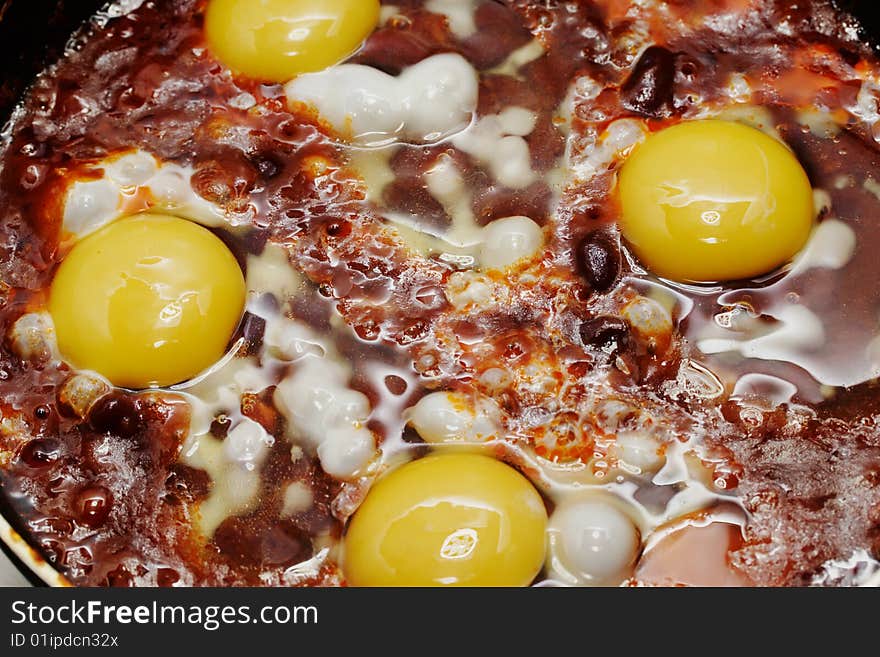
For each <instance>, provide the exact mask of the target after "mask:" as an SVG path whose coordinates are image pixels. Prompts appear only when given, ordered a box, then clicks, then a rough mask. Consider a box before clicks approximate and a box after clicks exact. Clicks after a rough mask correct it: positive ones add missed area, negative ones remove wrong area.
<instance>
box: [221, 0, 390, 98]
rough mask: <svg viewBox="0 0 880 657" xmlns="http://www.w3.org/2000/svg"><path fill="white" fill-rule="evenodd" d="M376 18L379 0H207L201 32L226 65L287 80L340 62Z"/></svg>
mask: <svg viewBox="0 0 880 657" xmlns="http://www.w3.org/2000/svg"><path fill="white" fill-rule="evenodd" d="M378 22H379V2H378V0H210V2H209V3H208V10H207V14H206V15H205V32H206V35H207V39H208V43H209V44H210V46H211V49H212V51H213V53H214V55H215V56H216V57H217V58H218V59H219V60H220V61H221V62H223V63H224V64H226V65H227V66H228V67H229V68H231V69H233V70H234V71H236V72H238V73H242V74H244V75H247V76H249V77H252V78H255V79H258V80H267V81H272V82H287V81H288V80H291V79H293V78H295V77H296V76H297V75H300V74H301V73H311V72H314V71H321V70H323V69H325V68H327V67H329V66H332V65H334V64H337V63H339V62H341V61H342V60H343V59H345V58H346V57H348V56H349V55H351V54H352V53H354V51H355V50H357V49H358V47H359V46H360V45H361V44H362V43H363V42H364V40H365V39H366V38H367V37H368V36H369V35H370V33H371V32H372V31H373V29H374V28H375V27H376V25H377V23H378Z"/></svg>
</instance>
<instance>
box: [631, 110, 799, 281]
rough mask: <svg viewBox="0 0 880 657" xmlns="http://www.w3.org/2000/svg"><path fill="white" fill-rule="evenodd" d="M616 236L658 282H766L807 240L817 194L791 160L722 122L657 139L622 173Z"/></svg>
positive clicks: (752, 132)
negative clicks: (758, 279) (762, 279)
mask: <svg viewBox="0 0 880 657" xmlns="http://www.w3.org/2000/svg"><path fill="white" fill-rule="evenodd" d="M620 200H621V205H622V218H621V230H622V232H623V235H624V237H625V238H626V240H627V241H628V242H629V244H630V245H631V247H632V249H633V251H634V252H635V254H636V255H637V256H638V258H639V259H640V260H641V261H642V262H643V263H644V264H645V266H646V267H647V268H648V269H650V270H651V271H653V272H654V273H655V274H657V275H659V276H662V277H665V278H669V279H673V280H677V281H682V282H697V283H706V282H716V281H731V280H737V279H745V278H751V277H754V276H759V275H761V274H766V273H768V272H771V271H773V270H774V269H777V268H778V267H780V266H782V265H784V264H785V263H786V262H788V261H789V260H790V259H791V258H792V257H793V256H794V255H795V254H796V253H797V252H798V251H800V250H801V249H802V248H803V247H804V245H805V244H806V242H807V239H808V238H809V235H810V231H811V229H812V225H813V214H814V212H813V192H812V189H811V187H810V181H809V180H808V178H807V175H806V173H805V172H804V170H803V168H802V167H801V165H800V163H799V162H798V160H797V158H796V157H795V156H794V154H793V153H792V152H791V151H790V150H788V149H787V148H786V147H785V146H784V145H782V144H781V143H779V142H778V141H776V140H775V139H773V138H772V137H770V136H768V135H766V134H764V133H763V132H761V131H759V130H756V129H754V128H750V127H748V126H744V125H740V124H738V123H728V122H724V121H694V122H689V123H682V124H680V125H677V126H675V127H672V128H668V129H666V130H663V131H662V132H659V133H657V134H655V135H653V136H651V137H649V138H648V140H647V141H646V142H645V143H644V144H642V145H641V146H640V147H639V148H637V149H636V151H635V152H634V153H633V154H632V155H631V156H630V158H629V160H628V161H627V162H626V164H625V165H624V166H623V169H622V170H621V172H620Z"/></svg>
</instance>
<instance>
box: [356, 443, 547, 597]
mask: <svg viewBox="0 0 880 657" xmlns="http://www.w3.org/2000/svg"><path fill="white" fill-rule="evenodd" d="M546 526H547V512H546V510H545V508H544V503H543V501H542V500H541V496H540V495H539V494H538V492H537V491H536V490H535V489H534V487H533V486H532V485H531V484H530V483H529V481H528V480H527V479H526V478H525V477H523V476H522V475H521V474H519V473H518V472H517V471H516V470H514V469H513V468H511V467H510V466H507V465H505V464H504V463H501V462H500V461H496V460H495V459H492V458H489V457H486V456H478V455H475V454H442V455H436V456H428V457H426V458H423V459H420V460H418V461H414V462H412V463H409V464H407V465H404V466H402V467H400V468H399V469H397V470H394V471H393V472H391V474H389V475H387V476H386V477H384V478H383V479H381V480H380V481H379V482H378V483H377V484H376V485H375V486H374V487H373V489H372V490H371V491H370V493H369V495H368V496H367V499H366V500H365V501H364V503H363V505H362V506H361V508H360V509H359V510H358V511H357V513H356V514H355V516H354V519H353V520H352V522H351V525H350V526H349V528H348V534H347V535H346V538H345V562H344V571H345V575H346V577H347V579H348V581H349V583H350V584H352V585H354V586H527V585H528V584H529V583H530V582H531V581H532V580H533V579H534V578H535V576H536V575H537V574H538V572H539V571H540V570H541V566H542V564H543V562H544V549H545V530H546Z"/></svg>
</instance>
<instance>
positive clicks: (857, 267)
mask: <svg viewBox="0 0 880 657" xmlns="http://www.w3.org/2000/svg"><path fill="white" fill-rule="evenodd" d="M448 4H449V3H436V2H431V1H429V2H423V1H422V0H398V1H397V2H386V3H383V8H382V13H381V18H380V24H379V26H378V28H377V29H376V30H375V31H374V32H373V33H372V34H371V35H370V36H369V37H368V38H367V40H366V42H365V44H364V45H363V47H362V48H361V49H360V50H359V51H358V52H357V53H355V54H354V56H353V57H352V58H351V59H350V60H349V61H348V64H352V65H360V66H368V67H373V68H374V69H378V71H381V72H383V73H384V74H387V76H386V77H387V78H388V79H393V80H396V82H394V84H408V82H407V78H406V76H405V72H406V70H407V69H409V68H410V67H413V66H416V65H418V64H420V63H421V62H425V61H426V60H429V58H432V57H436V56H444V55H446V56H448V55H449V54H450V53H454V54H456V55H457V56H460V57H461V58H463V60H464V61H465V62H466V66H467V67H469V68H471V69H473V71H474V73H475V75H476V79H477V81H478V85H479V93H478V98H477V101H476V105H475V107H474V108H473V116H472V120H471V123H470V125H469V126H459V125H457V124H456V126H457V127H455V130H456V131H458V132H455V134H452V135H446V134H443V135H442V138H438V139H436V140H433V139H432V138H431V136H430V134H429V132H421V133H418V135H419V138H418V139H413V138H408V139H404V140H403V141H402V142H395V143H385V144H378V145H377V144H367V145H364V144H357V145H353V144H351V143H348V142H346V140H345V139H344V138H341V137H340V135H338V134H336V131H334V130H333V127H332V125H331V124H330V122H329V121H328V120H325V118H324V117H322V116H319V115H318V114H317V113H316V112H315V110H314V108H313V107H309V106H307V105H305V104H302V103H297V102H291V101H295V100H296V99H295V98H294V99H291V98H289V97H288V96H287V95H286V94H288V93H293V91H291V89H293V88H295V85H294V86H288V87H287V91H285V87H284V86H283V85H281V84H275V83H271V84H270V83H260V82H258V81H254V80H249V79H247V78H244V77H240V76H237V75H234V74H233V73H232V72H231V71H230V70H229V69H228V68H226V67H225V66H223V65H222V64H221V63H219V62H218V61H217V60H216V59H215V58H214V57H213V56H212V53H211V50H210V48H209V46H208V44H207V43H206V38H205V34H204V29H203V23H204V13H205V2H203V1H201V0H153V1H150V2H144V3H134V6H126V7H125V10H124V11H118V12H112V13H111V14H109V15H112V18H107V17H106V16H105V17H104V18H103V19H101V20H95V21H93V22H92V23H90V24H89V25H88V26H87V27H86V28H85V29H84V31H83V32H82V33H81V34H80V35H79V36H78V37H77V38H76V39H75V40H74V41H73V42H72V47H71V48H70V49H69V50H68V52H67V53H66V54H65V56H64V57H63V58H62V59H61V61H59V62H58V63H57V64H55V65H53V66H52V67H50V68H49V69H47V70H46V71H45V72H44V73H43V74H41V75H40V76H39V78H38V79H37V80H36V81H35V82H34V84H33V86H32V87H31V89H30V90H29V91H28V93H27V95H26V96H25V98H24V99H23V101H22V104H21V106H20V108H19V110H18V111H17V112H16V114H15V116H14V118H13V120H12V122H11V123H10V124H9V127H8V130H7V133H6V144H5V148H4V151H3V154H2V169H0V276H2V282H0V328H2V335H3V336H4V339H3V341H2V344H0V483H2V491H3V495H4V497H5V501H6V503H7V504H8V505H9V507H10V508H11V510H12V515H13V516H14V518H15V519H16V520H17V523H18V528H19V529H20V530H21V532H22V533H23V534H24V535H26V536H28V537H29V539H30V540H31V542H32V543H33V545H34V546H35V547H37V548H38V549H39V550H40V551H41V552H42V553H43V554H44V555H45V556H46V557H47V558H48V559H49V560H50V562H51V563H52V564H53V565H55V566H56V567H57V568H58V569H59V570H60V571H61V572H62V573H63V574H64V575H65V576H66V577H67V578H68V579H69V580H70V581H71V582H72V583H74V584H78V585H113V586H117V585H121V586H149V585H159V586H172V585H337V584H343V583H345V575H344V563H345V561H344V558H345V555H344V551H343V549H342V542H343V536H344V531H345V526H346V522H347V521H348V519H349V517H350V516H351V515H352V514H353V513H354V512H355V511H356V510H357V508H358V507H359V506H360V503H361V502H362V501H363V500H364V499H365V497H366V496H367V495H368V494H369V490H370V487H371V485H372V483H373V482H374V480H375V479H376V478H377V476H379V475H380V474H381V473H383V472H385V471H388V470H390V469H391V468H393V467H396V466H400V465H401V464H403V463H406V462H407V461H410V460H413V459H415V458H419V457H422V456H424V455H425V454H426V453H427V452H428V451H430V450H435V451H438V452H442V450H444V449H446V450H450V449H451V450H455V449H467V450H472V449H476V450H478V451H480V452H481V453H484V454H490V455H492V456H494V457H496V458H498V459H501V460H504V461H506V462H508V463H509V464H511V465H512V466H514V467H516V468H517V469H518V470H519V471H520V472H522V473H523V474H524V475H526V477H528V479H530V480H531V482H532V484H534V485H535V487H536V488H537V489H538V490H539V491H540V492H541V494H542V496H543V499H544V503H545V505H546V507H547V510H548V512H549V513H550V514H551V515H550V517H551V521H550V524H551V526H552V527H553V528H554V529H553V531H554V532H557V534H558V536H557V538H556V539H554V540H555V541H556V542H555V543H554V542H553V541H551V545H550V548H549V549H550V551H551V552H552V551H553V550H554V549H556V548H555V547H554V545H558V546H564V551H568V552H571V551H572V550H576V549H577V542H576V541H574V542H572V541H570V540H567V539H566V534H565V532H567V531H571V532H576V531H580V529H582V527H581V525H579V524H578V523H602V522H613V523H614V526H615V528H616V529H615V532H616V533H615V534H614V535H617V536H621V537H622V538H621V542H620V545H623V544H625V549H626V550H627V551H628V552H626V553H624V554H622V555H621V554H617V555H612V556H608V555H607V554H605V555H600V556H601V558H598V560H597V561H595V562H591V561H590V560H589V559H586V558H583V556H582V557H581V558H579V559H575V560H574V562H575V566H576V567H575V566H571V565H569V567H563V566H561V565H560V564H559V563H557V562H555V561H552V562H548V563H550V565H548V567H547V568H545V569H544V571H543V572H542V574H541V575H539V576H538V577H537V579H536V580H535V582H534V583H535V584H543V585H552V584H557V583H561V584H568V583H571V584H583V583H587V584H589V583H591V582H593V583H602V584H608V583H611V584H620V583H630V584H660V585H667V584H697V585H700V584H705V585H711V584H727V585H729V584H757V585H803V584H810V583H827V582H829V581H854V579H853V578H849V579H848V578H847V576H846V574H845V573H843V574H842V571H845V570H846V568H847V566H846V564H847V563H852V564H854V565H853V568H855V567H856V565H858V567H859V568H861V569H863V570H864V569H865V566H864V562H865V561H869V562H871V564H872V565H871V566H870V567H868V570H870V568H872V567H874V566H875V565H876V561H875V560H876V559H877V558H880V428H878V417H880V416H878V413H880V408H878V407H877V402H876V399H877V391H876V389H875V387H876V378H877V376H878V373H880V322H878V317H880V315H878V313H880V294H878V292H877V291H876V290H874V289H873V285H872V284H871V282H872V281H874V280H876V279H877V277H878V274H880V271H878V270H880V262H878V261H877V259H876V258H875V257H874V256H873V254H874V250H875V248H876V247H877V245H878V244H880V233H878V229H877V227H876V225H875V222H874V217H875V216H876V215H877V212H878V210H880V155H878V148H880V147H878V145H877V140H876V139H875V136H876V135H877V134H878V129H880V109H878V101H880V63H878V62H877V60H876V58H875V57H874V55H873V53H872V52H871V51H870V49H869V48H868V47H867V46H866V45H864V43H862V42H861V41H860V38H859V37H860V35H859V32H858V26H857V25H856V24H855V23H854V22H853V21H852V19H850V18H849V17H847V16H845V15H843V14H841V13H840V12H838V11H837V10H836V9H834V8H833V7H832V6H831V4H830V3H828V2H825V1H823V0H812V1H810V0H806V1H805V0H800V1H798V2H793V1H787V0H786V1H778V2H769V1H763V0H751V1H749V0H737V1H734V0H713V1H712V2H692V1H690V0H679V1H677V2H668V3H661V2H638V3H637V2H627V1H625V0H605V1H596V2H533V1H530V0H507V1H504V2H499V1H493V0H485V1H482V2H473V3H462V5H463V6H464V5H468V6H472V7H471V9H470V10H467V15H462V14H460V13H458V14H454V15H446V14H444V11H446V10H447V9H445V6H446V5H448ZM438 61H441V62H442V61H447V62H448V61H451V60H449V59H448V58H447V59H446V60H433V62H434V63H436V62H438ZM456 61H457V60H456ZM456 66H458V64H456ZM331 70H333V69H331ZM349 70H354V71H355V72H356V71H358V70H360V69H349ZM444 70H445V69H444ZM318 75H320V74H318ZM353 79H354V78H353ZM382 79H383V80H385V81H386V82H387V80H386V78H382ZM314 80H317V81H316V82H314V84H318V85H320V84H321V82H320V79H319V78H314ZM356 81H357V80H356ZM417 82H418V81H417ZM427 83H430V81H427ZM427 113H428V111H427V109H426V108H424V107H422V108H421V109H420V107H419V106H415V107H414V108H412V109H411V111H410V115H408V117H407V121H408V122H409V123H411V124H420V122H421V119H423V118H424V116H423V115H427ZM702 118H716V119H725V120H737V121H741V122H744V123H747V124H749V125H753V126H755V127H758V128H760V129H762V130H764V131H765V132H767V133H768V134H770V135H771V136H773V137H775V138H776V139H779V140H781V141H783V142H784V143H786V144H787V145H788V146H789V147H790V148H791V149H792V150H793V151H794V153H795V154H796V155H797V157H798V159H799V161H800V162H801V164H802V166H803V167H804V168H805V170H806V171H807V173H808V175H809V178H810V182H811V185H812V187H813V188H814V192H815V196H816V208H817V222H818V223H817V228H816V229H815V231H814V236H813V239H812V241H811V243H810V244H809V245H808V247H807V249H806V250H805V251H804V252H803V253H802V254H801V255H799V256H798V257H797V258H796V259H795V260H794V261H793V262H792V263H791V264H790V265H787V266H785V267H783V268H782V269H780V270H778V271H775V272H772V273H771V274H769V275H767V276H765V277H763V278H761V279H759V280H750V281H740V282H734V283H723V284H721V283H719V284H717V285H711V284H710V285H705V286H693V285H682V284H678V283H673V282H669V281H665V280H662V279H659V278H657V277H656V276H653V275H652V274H651V273H650V272H649V271H647V270H646V269H645V268H644V267H643V266H642V265H641V264H640V263H639V262H638V260H637V259H636V258H635V257H634V255H633V254H632V253H631V251H630V249H629V248H628V246H627V244H626V243H625V241H624V240H622V238H621V236H620V231H619V228H618V219H619V215H620V204H619V200H618V198H617V192H616V180H617V171H618V170H619V168H620V166H621V165H622V163H623V161H625V159H626V156H627V155H628V154H629V153H630V152H631V151H632V149H633V148H634V147H636V146H637V145H638V144H639V143H640V142H641V141H643V140H644V138H645V136H646V135H647V134H648V133H650V132H653V131H657V130H661V129H663V128H664V127H667V126H670V125H673V124H676V123H678V122H681V121H684V120H694V119H702ZM410 127H412V126H410ZM407 134H408V135H410V137H411V135H412V134H416V132H415V129H414V128H413V130H409V129H408V132H407ZM413 141H417V142H418V143H403V142H413ZM499 153H501V154H502V155H503V157H499V156H498V154H499ZM131 155H135V156H136V157H135V159H131V160H125V161H126V162H130V163H134V162H140V163H141V164H143V163H144V162H146V163H147V164H146V165H144V166H146V173H143V174H141V173H139V172H140V171H141V169H139V168H138V167H136V166H134V164H132V165H131V167H129V168H128V169H125V171H124V172H123V173H119V170H120V167H116V169H114V168H113V166H114V165H113V163H114V162H120V161H122V160H121V159H120V158H123V157H126V156H131ZM138 166H141V165H138ZM112 171H116V172H117V173H116V174H113V175H115V176H116V177H115V178H113V176H111V174H110V173H108V172H112ZM175 176H176V177H175ZM111 178H112V180H111ZM171 179H173V180H176V181H178V183H180V181H182V184H183V188H184V189H183V191H181V187H180V185H178V186H177V187H174V186H173V185H172V184H171V183H169V182H168V181H169V180H171ZM108 180H110V181H111V182H108ZM95 183H98V184H99V187H94V186H91V187H90V186H86V187H82V185H84V184H92V185H94V184H95ZM108 185H109V186H108ZM99 188H100V189H103V190H107V189H109V190H110V191H109V192H106V193H107V194H110V196H108V197H100V196H98V195H97V193H98V192H97V191H95V194H96V195H94V196H90V195H89V194H92V191H90V190H98V189H99ZM71 189H76V190H79V191H77V192H76V194H86V195H85V196H80V197H79V198H83V199H85V200H84V201H83V203H85V205H84V206H83V207H86V208H88V207H103V206H93V205H89V203H91V201H95V202H97V201H100V200H101V199H102V198H110V199H111V201H110V203H109V205H107V206H106V207H107V208H108V213H109V214H108V217H111V218H112V216H113V215H114V213H116V212H117V211H119V212H121V213H123V214H132V213H136V212H141V211H146V210H152V209H156V210H158V211H166V212H167V211H177V212H178V213H180V214H181V216H185V218H188V219H192V220H194V221H197V222H199V223H203V224H205V225H209V227H210V228H211V230H212V231H213V232H214V233H215V234H216V235H218V237H220V238H221V239H222V240H223V242H224V243H225V244H226V245H227V246H228V247H229V248H230V250H231V251H232V252H233V253H234V255H235V256H236V258H237V260H238V262H239V263H240V264H241V265H242V267H243V269H244V271H245V274H246V278H247V283H248V289H249V293H250V296H249V299H248V305H247V312H246V314H245V317H244V319H243V320H242V322H241V324H240V326H239V328H238V330H237V333H236V335H235V336H233V338H232V340H231V342H230V345H229V349H228V353H227V356H226V357H225V358H224V360H223V361H221V362H220V363H218V365H217V366H216V367H215V368H213V369H212V370H210V371H209V372H208V373H207V374H206V376H205V377H203V378H198V379H196V380H194V381H191V382H187V383H184V384H182V385H179V386H171V387H168V388H165V389H155V390H147V391H141V392H136V391H131V390H125V389H120V388H114V387H112V386H110V385H109V383H108V382H106V381H105V380H104V379H102V377H100V376H98V375H94V374H90V373H85V372H76V371H74V370H72V368H71V367H70V365H68V364H66V363H65V362H64V361H63V359H62V358H61V357H60V355H59V354H58V353H57V351H56V349H55V347H54V345H53V342H52V339H51V337H52V330H51V322H50V320H47V319H46V316H45V314H44V311H45V308H46V304H47V295H48V290H49V287H50V285H51V282H52V279H53V276H54V274H55V271H56V270H57V268H58V266H59V264H60V262H61V261H62V260H63V258H64V257H65V255H66V254H67V253H68V252H69V250H70V248H71V245H72V243H73V242H74V241H75V239H76V236H75V235H74V234H73V233H72V232H71V230H70V226H69V225H68V224H67V222H66V221H65V216H66V213H70V212H72V210H71V208H74V205H73V203H72V201H71V198H74V197H75V196H71V191H70V190H71ZM84 190H85V191H84ZM117 199H121V200H118V201H117ZM181 199H183V200H181ZM117 202H118V203H119V205H118V206H117V205H114V204H116V203H117ZM87 215H88V213H86V215H84V216H87ZM67 216H69V214H67ZM502 227H503V228H504V229H503V230H502ZM317 359H323V360H317ZM316 363H318V364H317V365H315V364H316ZM318 389H320V390H322V391H323V392H324V393H326V394H327V395H329V398H330V399H331V400H332V403H331V404H330V405H329V406H328V405H324V406H321V405H320V404H319V403H318V402H317V401H315V402H314V404H312V406H308V404H309V403H311V402H309V399H311V398H308V399H307V398H305V397H304V395H305V394H306V391H308V390H318ZM304 399H305V401H303V400H304ZM302 404H306V406H302ZM306 407H307V410H303V409H305V408H306ZM336 409H343V410H339V411H338V412H337V411H336ZM322 413H323V414H324V415H322ZM438 414H442V416H441V415H438ZM438 417H442V418H443V419H442V420H438V419H437V418H438ZM316 423H317V424H316ZM450 427H452V429H450ZM328 428H329V429H328ZM330 429H332V431H330ZM340 432H341V433H340ZM325 433H326V434H327V435H329V434H330V433H332V434H333V435H334V439H333V440H332V441H331V440H330V439H329V438H326V439H325V435H324V434H325ZM456 440H458V441H463V442H465V443H467V445H466V446H465V447H461V446H460V445H459V446H456V445H449V444H447V443H448V442H455V441H456ZM582 496H587V497H588V498H589V499H587V500H586V501H583V500H582V499H581V497H582ZM597 505H599V506H597ZM602 505H605V506H602ZM554 512H558V513H556V514H555V516H554V515H553V514H554ZM629 523H631V526H630V524H629ZM560 537H561V538H560ZM620 545H617V546H615V545H614V544H612V543H611V542H609V543H608V545H605V544H603V546H600V547H601V550H605V549H618V548H620ZM704 548H705V550H708V551H709V552H711V554H705V555H703V556H704V559H705V563H707V564H710V565H708V566H706V568H705V569H703V570H704V571H705V572H704V573H703V575H705V576H706V578H707V579H704V580H701V579H700V575H701V574H700V573H695V572H694V569H693V568H689V567H687V562H688V560H689V559H690V556H689V555H692V554H693V553H695V552H699V551H700V550H702V549H704ZM560 549H562V548H560ZM599 549H600V548H597V550H599ZM621 549H623V548H621ZM601 550H600V551H601ZM554 554H555V553H554ZM559 554H562V552H560V553H559ZM854 555H864V558H863V559H862V560H861V561H858V564H856V562H855V561H851V560H852V559H853V558H854ZM551 556H552V555H551ZM557 556H558V555H557ZM591 568H596V569H598V570H597V572H601V576H600V575H597V574H591V573H590V572H589V570H590V569H591ZM707 573H708V574H707ZM835 578H836V579H835Z"/></svg>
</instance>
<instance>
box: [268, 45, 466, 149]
mask: <svg viewBox="0 0 880 657" xmlns="http://www.w3.org/2000/svg"><path fill="white" fill-rule="evenodd" d="M478 89H479V83H478V78H477V72H476V71H475V70H474V68H473V67H472V66H471V65H470V64H469V63H468V61H467V60H466V59H464V57H462V56H461V55H458V54H453V53H445V54H441V55H434V56H433V57H428V58H427V59H424V60H422V61H421V62H419V63H418V64H415V65H414V66H411V67H409V68H408V69H406V70H405V71H404V72H403V73H402V74H401V75H400V76H398V77H396V78H395V77H393V76H391V75H388V74H387V73H383V72H382V71H379V70H377V69H374V68H371V67H369V66H363V65H360V64H343V65H341V66H335V67H333V68H329V69H327V70H325V71H321V72H319V73H309V74H306V75H302V76H300V77H298V78H296V79H295V80H293V81H291V82H289V83H288V84H287V86H286V87H285V92H286V93H287V99H288V102H289V103H290V104H291V106H292V107H295V106H296V105H298V104H305V105H308V106H312V107H314V108H315V109H317V111H318V112H319V114H320V115H321V117H322V118H323V119H324V120H326V121H327V122H328V123H329V124H330V125H331V126H332V127H333V129H334V130H335V131H336V132H337V133H338V134H339V135H340V136H341V137H342V138H344V139H346V140H349V141H351V142H352V143H354V144H357V145H359V146H363V147H376V146H386V145H388V144H391V143H395V142H399V141H403V142H410V143H434V142H437V141H440V140H442V139H445V138H447V137H449V136H451V135H454V134H456V133H458V132H460V131H462V130H464V129H465V128H466V127H467V126H468V125H469V124H470V122H471V120H472V118H473V115H474V112H475V111H476V107H477V94H478Z"/></svg>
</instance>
